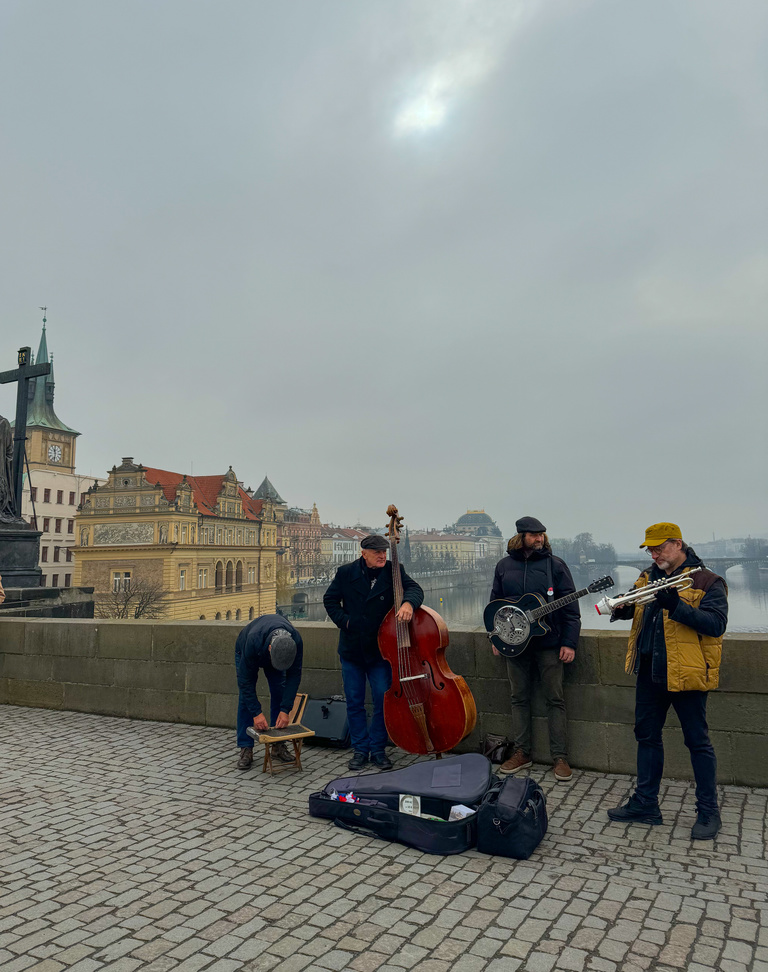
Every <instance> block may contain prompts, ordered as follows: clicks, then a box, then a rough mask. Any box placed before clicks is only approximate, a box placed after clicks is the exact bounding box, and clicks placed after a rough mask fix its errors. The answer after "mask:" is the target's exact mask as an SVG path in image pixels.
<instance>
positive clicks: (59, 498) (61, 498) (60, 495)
mask: <svg viewBox="0 0 768 972" xmlns="http://www.w3.org/2000/svg"><path fill="white" fill-rule="evenodd" d="M56 502H57V503H63V502H64V490H63V489H57V490H56Z"/></svg>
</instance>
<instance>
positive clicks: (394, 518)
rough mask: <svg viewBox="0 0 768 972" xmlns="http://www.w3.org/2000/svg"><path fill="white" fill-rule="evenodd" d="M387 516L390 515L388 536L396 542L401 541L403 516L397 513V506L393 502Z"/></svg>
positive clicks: (388, 508)
mask: <svg viewBox="0 0 768 972" xmlns="http://www.w3.org/2000/svg"><path fill="white" fill-rule="evenodd" d="M387 516H388V517H389V522H388V523H387V536H388V537H389V539H390V540H394V541H395V543H400V524H401V523H402V522H403V517H402V516H398V515H397V507H396V506H395V505H394V504H393V503H390V504H389V506H388V507H387Z"/></svg>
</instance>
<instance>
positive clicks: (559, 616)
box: [491, 550, 581, 651]
mask: <svg viewBox="0 0 768 972" xmlns="http://www.w3.org/2000/svg"><path fill="white" fill-rule="evenodd" d="M550 559H551V563H552V587H553V588H554V596H553V597H547V589H548V587H549V576H548V571H547V560H550ZM575 590H576V587H575V585H574V583H573V578H572V577H571V572H570V570H568V565H567V564H566V563H565V561H564V560H561V559H560V558H559V557H555V556H554V555H553V554H552V551H551V550H541V551H538V550H537V551H534V552H533V553H532V554H531V555H530V557H525V556H524V555H523V552H522V550H513V551H512V553H510V554H507V556H506V557H504V558H503V559H502V560H500V561H499V562H498V564H496V571H495V572H494V575H493V587H492V588H491V600H492V601H495V600H497V599H498V598H500V597H508V598H511V599H512V600H514V599H515V598H518V597H522V595H523V594H539V595H541V597H542V598H543V599H544V601H545V602H546V601H556V600H557V598H559V597H564V596H565V595H566V594H573V592H574V591H575ZM542 621H543V622H544V623H545V624H546V625H547V626H548V627H549V628H550V631H549V632H548V633H547V634H545V635H543V636H542V637H541V638H533V639H532V640H531V646H532V647H534V648H562V647H565V648H573V649H574V651H575V650H576V648H577V647H578V644H579V634H580V632H581V612H580V611H579V605H578V602H577V601H573V602H572V603H571V604H566V606H565V607H563V608H560V610H559V611H555V612H554V613H552V614H548V615H547V616H546V617H545V618H542Z"/></svg>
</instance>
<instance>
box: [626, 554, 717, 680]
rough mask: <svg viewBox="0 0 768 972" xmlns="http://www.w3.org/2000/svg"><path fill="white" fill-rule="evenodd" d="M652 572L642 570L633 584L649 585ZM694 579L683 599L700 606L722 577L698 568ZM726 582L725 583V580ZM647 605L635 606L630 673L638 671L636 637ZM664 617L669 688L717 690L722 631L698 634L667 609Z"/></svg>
mask: <svg viewBox="0 0 768 972" xmlns="http://www.w3.org/2000/svg"><path fill="white" fill-rule="evenodd" d="M688 572H689V571H688V569H684V570H683V571H682V573H683V574H687V573H688ZM649 573H650V571H643V573H642V574H641V575H640V576H639V577H638V578H637V581H636V582H635V585H634V586H635V587H636V588H638V587H645V586H646V584H648V579H649ZM691 580H692V581H693V587H689V588H687V589H686V590H684V591H680V592H679V594H680V600H681V602H682V603H683V604H686V605H689V606H690V607H692V608H698V607H699V605H700V604H701V602H702V601H703V599H704V598H705V596H706V595H707V593H708V592H709V590H710V588H711V587H712V585H713V584H715V583H716V582H717V581H722V578H720V577H718V575H717V574H715V573H713V571H711V570H708V569H706V568H705V569H704V570H700V571H697V572H696V573H695V574H694V575H693V577H692V578H691ZM723 585H724V586H725V582H723ZM726 592H727V587H726ZM645 607H646V605H644V604H636V605H635V606H634V617H633V619H632V629H631V631H630V632H629V643H628V645H627V656H626V661H625V666H624V668H625V671H626V672H627V674H628V675H631V674H632V673H633V672H634V671H635V666H636V664H637V639H638V635H639V634H640V628H641V626H642V623H643V612H644V610H645ZM675 613H677V610H676V611H675ZM663 616H664V641H665V642H666V649H667V690H668V691H669V692H690V691H698V692H709V691H711V690H712V689H716V688H717V686H718V683H719V680H720V657H721V655H722V649H723V636H722V634H721V635H720V636H719V637H713V636H712V635H704V634H699V632H698V631H696V630H695V629H694V628H691V627H689V626H688V625H686V624H680V623H679V622H677V621H673V620H672V619H671V618H670V617H669V612H668V611H664V612H663Z"/></svg>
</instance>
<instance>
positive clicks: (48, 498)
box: [43, 489, 51, 503]
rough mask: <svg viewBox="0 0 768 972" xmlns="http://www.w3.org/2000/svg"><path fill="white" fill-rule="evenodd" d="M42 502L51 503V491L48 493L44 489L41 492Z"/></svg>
mask: <svg viewBox="0 0 768 972" xmlns="http://www.w3.org/2000/svg"><path fill="white" fill-rule="evenodd" d="M43 502H44V503H50V502H51V491H50V489H44V490H43Z"/></svg>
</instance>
